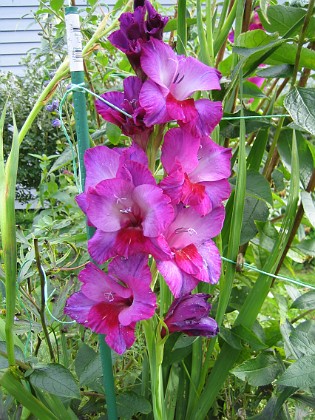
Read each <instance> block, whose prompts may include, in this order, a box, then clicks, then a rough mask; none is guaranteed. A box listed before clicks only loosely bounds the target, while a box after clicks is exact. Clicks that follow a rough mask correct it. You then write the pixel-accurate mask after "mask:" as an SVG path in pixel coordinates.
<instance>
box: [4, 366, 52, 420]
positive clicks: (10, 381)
mask: <svg viewBox="0 0 315 420" xmlns="http://www.w3.org/2000/svg"><path fill="white" fill-rule="evenodd" d="M0 384H1V385H2V386H3V387H4V388H5V389H6V390H7V391H8V393H9V394H10V395H12V396H13V397H14V398H15V399H16V400H17V401H19V402H20V403H21V404H22V405H23V406H24V407H26V408H27V409H28V410H29V411H30V412H31V413H32V414H34V416H36V417H37V418H38V419H41V420H57V417H56V416H55V415H54V414H53V413H52V412H51V411H50V410H48V408H47V407H45V405H44V404H43V403H42V402H41V401H39V400H38V399H37V398H35V397H34V396H33V395H32V394H31V393H30V392H29V391H28V390H27V389H26V388H25V387H24V386H23V385H22V384H21V382H20V381H19V380H18V379H17V378H16V377H15V376H14V375H13V373H12V372H11V371H9V370H8V371H7V372H6V373H5V374H4V375H3V376H2V377H1V378H0Z"/></svg>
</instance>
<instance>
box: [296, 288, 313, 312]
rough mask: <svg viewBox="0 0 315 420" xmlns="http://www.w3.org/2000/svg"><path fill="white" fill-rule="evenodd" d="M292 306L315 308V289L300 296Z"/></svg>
mask: <svg viewBox="0 0 315 420" xmlns="http://www.w3.org/2000/svg"><path fill="white" fill-rule="evenodd" d="M291 308H296V309H315V291H314V290H311V291H310V292H307V293H304V295H302V296H300V297H298V298H297V299H296V300H295V301H294V302H293V303H292V305H291Z"/></svg>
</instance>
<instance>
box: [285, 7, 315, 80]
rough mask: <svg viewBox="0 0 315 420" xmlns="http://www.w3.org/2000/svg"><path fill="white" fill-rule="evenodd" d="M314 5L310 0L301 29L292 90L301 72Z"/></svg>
mask: <svg viewBox="0 0 315 420" xmlns="http://www.w3.org/2000/svg"><path fill="white" fill-rule="evenodd" d="M314 4H315V0H310V2H309V4H308V8H307V13H306V16H305V19H304V23H303V26H302V29H301V33H300V36H299V42H298V47H297V51H296V57H295V63H294V70H293V75H292V79H291V88H293V87H294V85H295V82H296V77H297V74H298V71H299V64H300V58H301V52H302V47H303V43H304V39H305V35H306V31H307V28H308V25H309V23H310V20H311V17H312V15H313V9H314Z"/></svg>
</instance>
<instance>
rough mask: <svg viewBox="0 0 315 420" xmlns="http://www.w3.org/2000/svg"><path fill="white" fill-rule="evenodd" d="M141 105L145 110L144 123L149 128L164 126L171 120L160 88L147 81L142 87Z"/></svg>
mask: <svg viewBox="0 0 315 420" xmlns="http://www.w3.org/2000/svg"><path fill="white" fill-rule="evenodd" d="M139 102H140V105H141V106H142V107H143V108H144V109H145V111H146V114H145V116H144V119H143V120H144V123H145V124H146V126H147V127H150V126H152V125H154V124H163V123H166V122H168V121H170V120H171V118H170V116H169V115H168V112H167V109H166V99H165V96H164V94H163V92H162V91H161V89H160V87H159V86H158V85H157V84H156V83H154V82H152V81H151V80H146V81H145V82H144V84H143V86H142V89H141V93H140V97H139Z"/></svg>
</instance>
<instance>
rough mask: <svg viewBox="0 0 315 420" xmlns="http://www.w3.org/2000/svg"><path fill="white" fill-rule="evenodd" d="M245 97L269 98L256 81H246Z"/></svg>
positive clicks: (244, 85) (244, 84) (244, 86)
mask: <svg viewBox="0 0 315 420" xmlns="http://www.w3.org/2000/svg"><path fill="white" fill-rule="evenodd" d="M243 97H245V98H267V96H266V95H265V94H264V92H263V91H262V90H261V89H259V87H258V86H257V85H255V83H252V82H250V81H248V80H247V81H245V82H244V83H243Z"/></svg>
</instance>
